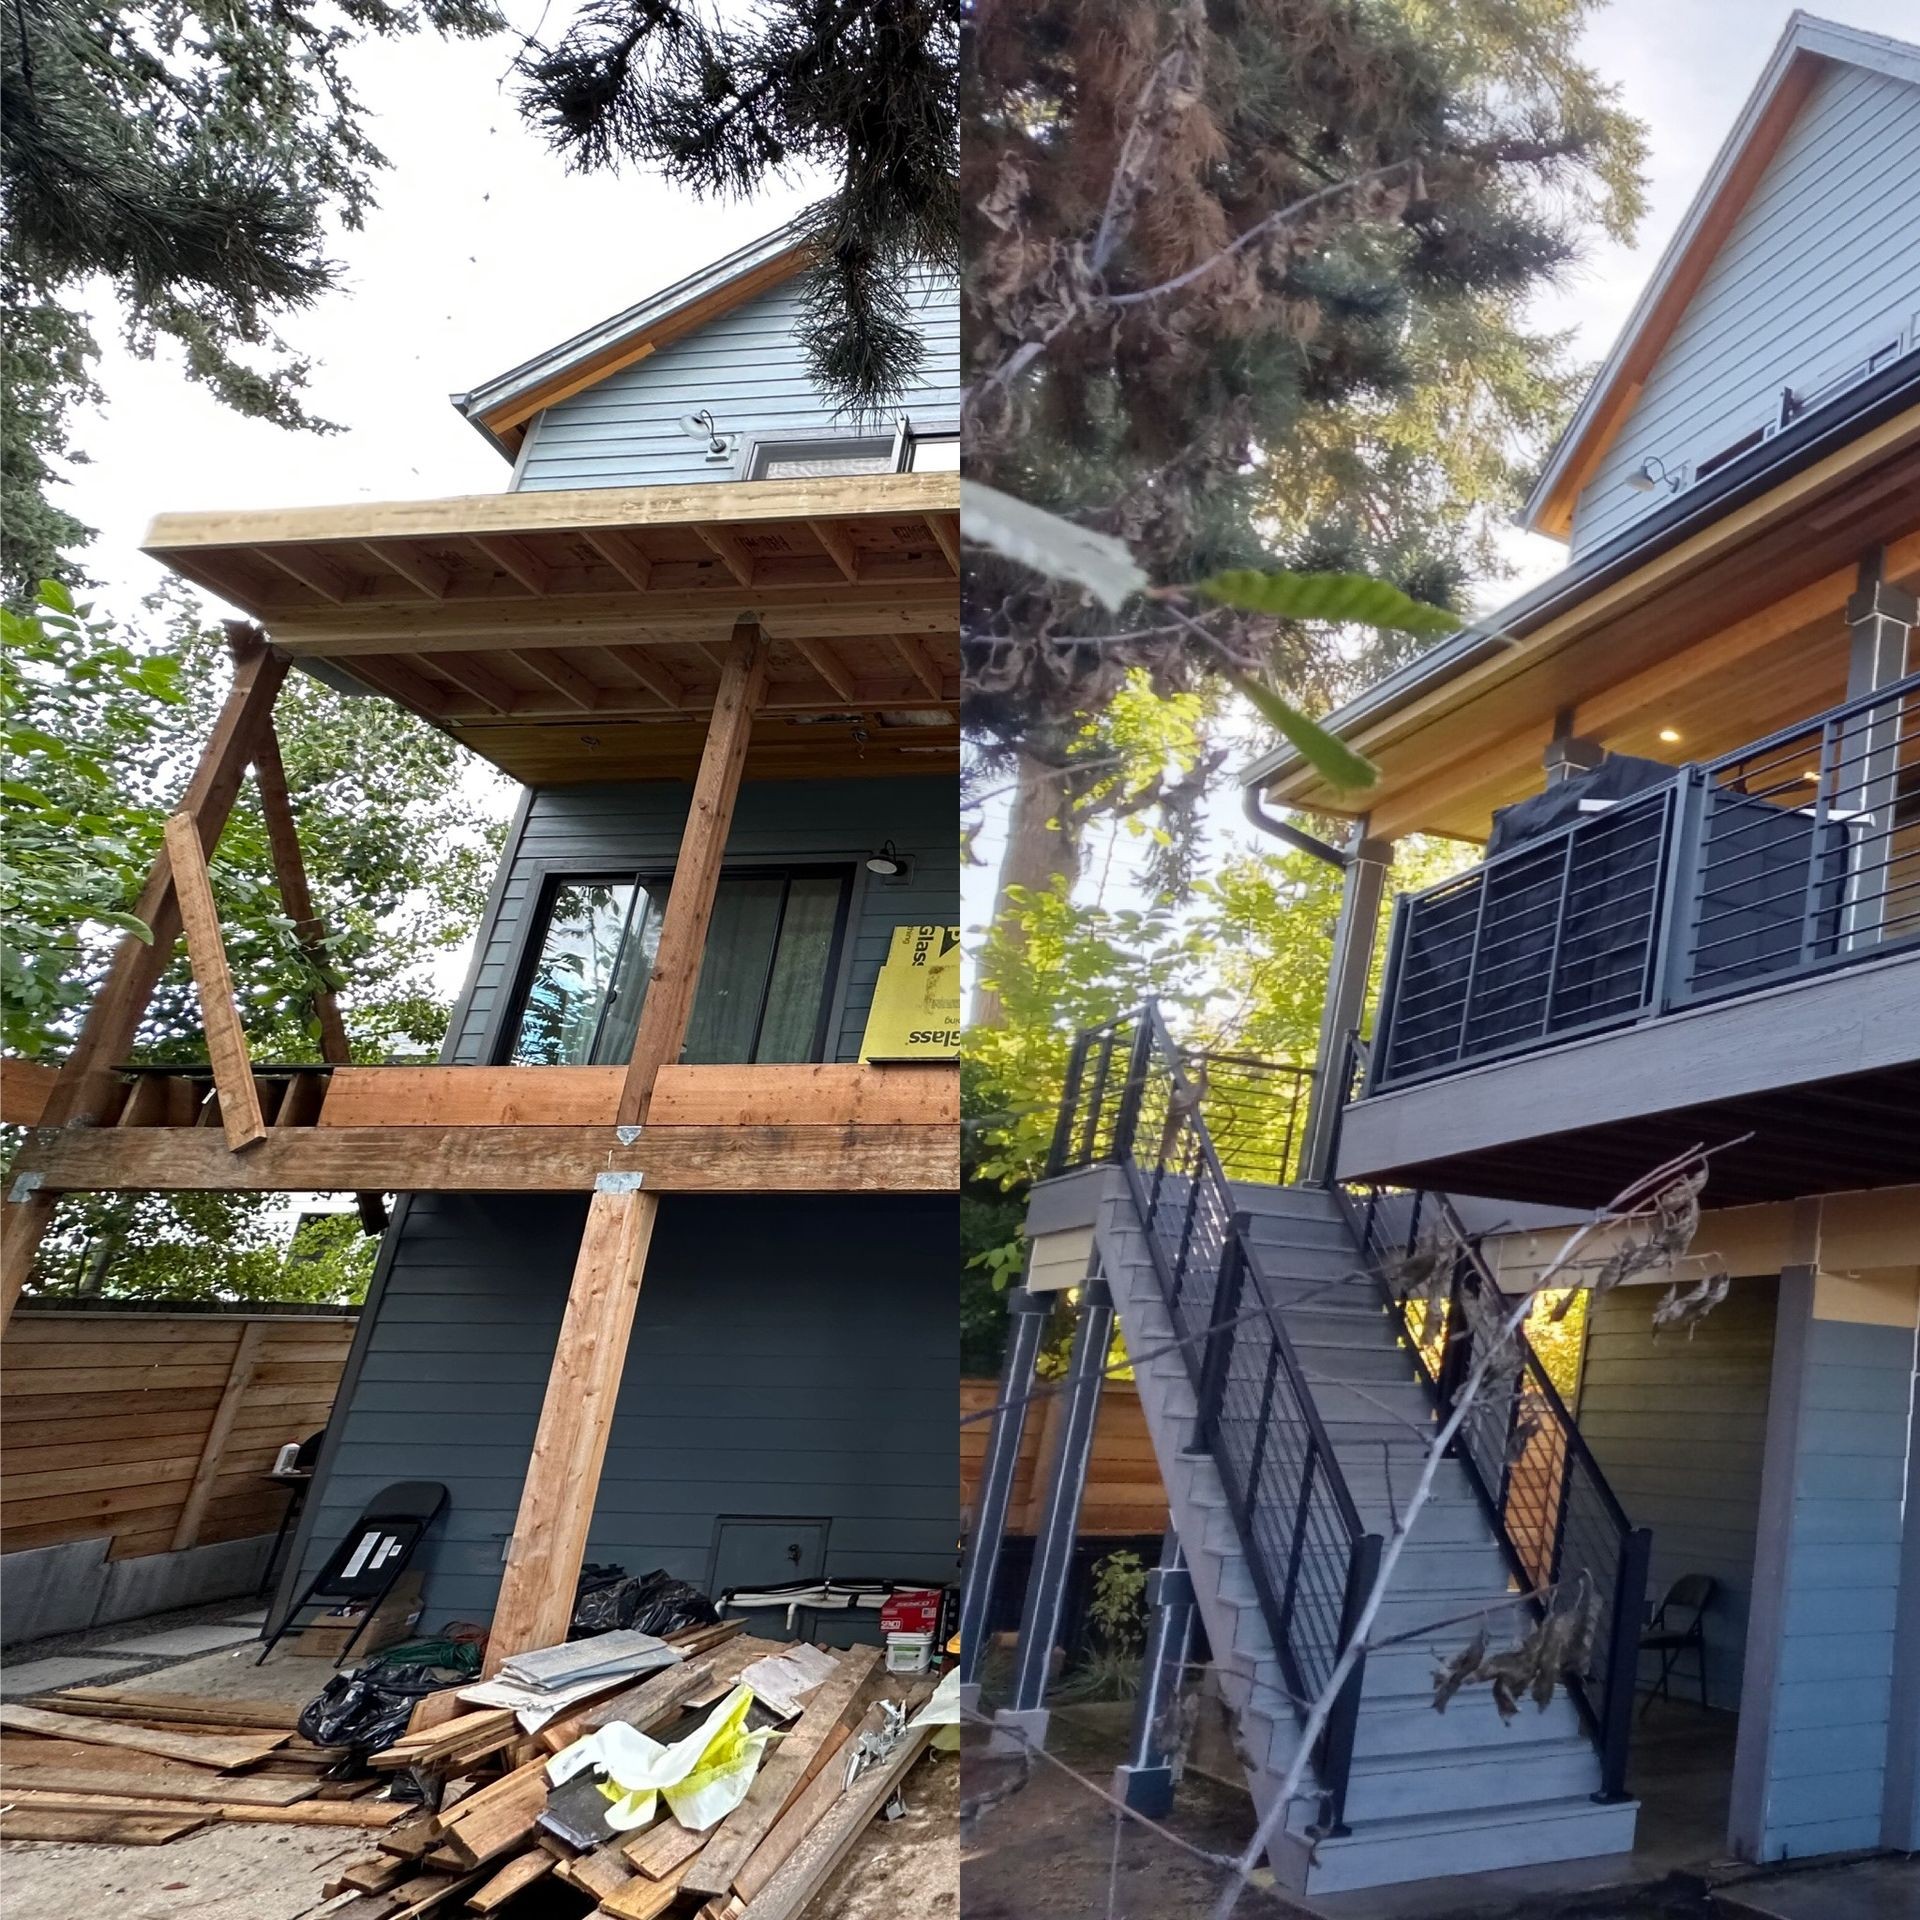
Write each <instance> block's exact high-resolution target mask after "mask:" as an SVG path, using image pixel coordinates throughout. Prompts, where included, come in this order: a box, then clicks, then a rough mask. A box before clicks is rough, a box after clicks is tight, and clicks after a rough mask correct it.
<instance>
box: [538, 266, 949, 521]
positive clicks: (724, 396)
mask: <svg viewBox="0 0 1920 1920" xmlns="http://www.w3.org/2000/svg"><path fill="white" fill-rule="evenodd" d="M908 298H909V304H910V308H911V313H912V318H913V321H914V324H915V325H916V326H917V327H918V328H919V330H920V332H921V336H922V339H923V341H924V342H925V348H924V352H923V356H922V362H921V370H920V375H919V377H918V379H917V380H916V381H915V383H914V384H913V385H912V386H911V387H910V388H909V389H908V391H906V392H905V393H903V394H901V395H900V396H899V398H898V399H897V400H896V401H893V402H890V403H889V404H888V405H887V406H886V407H885V408H883V409H882V415H883V417H882V418H881V419H880V420H879V421H878V422H868V423H864V430H865V431H867V432H870V433H871V432H874V431H882V432H890V431H891V429H892V423H893V421H894V419H895V417H897V416H898V415H899V414H902V413H904V414H906V415H907V416H908V417H909V418H910V419H911V420H912V421H913V422H914V424H915V425H916V426H917V427H920V428H922V429H932V428H940V427H944V428H948V429H951V428H952V427H953V425H954V424H955V423H956V422H957V421H958V419H959V413H960V317H959V299H958V293H957V289H956V288H955V287H954V285H953V283H952V282H951V281H946V280H941V279H938V278H936V277H935V276H933V275H931V274H927V273H922V274H918V275H916V276H915V277H914V279H913V281H912V284H911V286H910V288H909V294H908ZM800 318H801V316H800V283H799V282H798V281H788V282H787V283H786V284H784V285H782V286H779V287H775V288H773V289H771V290H770V291H768V292H766V293H763V294H761V295H759V296H758V297H757V298H755V299H753V300H750V301H748V302H746V303H745V304H744V305H743V306H740V307H737V308H736V309H735V310H734V311H733V312H731V313H726V314H722V315H720V316H719V317H718V318H716V319H714V320H710V321H708V322H707V324H706V325H705V326H703V327H701V328H700V329H698V331H696V332H694V333H691V334H689V335H687V336H686V337H685V338H684V339H681V340H677V341H675V342H674V343H673V344H672V345H670V346H667V347H663V348H662V349H661V350H660V351H659V352H658V353H655V354H650V355H648V356H647V358H645V359H644V360H639V361H636V362H635V363H634V364H633V365H632V366H630V367H625V368H622V369H621V370H620V371H619V372H617V373H612V374H609V375H608V376H607V378H606V379H604V380H602V381H600V382H599V383H598V384H597V385H595V386H592V387H589V388H587V389H586V390H585V391H584V392H583V393H577V394H574V395H573V396H572V397H571V398H569V399H566V400H562V401H560V402H558V403H557V404H556V405H554V406H551V407H549V408H547V409H546V411H545V412H543V413H541V414H539V415H537V416H536V417H535V419H534V420H533V422H532V424H531V426H530V428H529V430H528V441H527V446H526V448H525V451H524V453H523V456H522V458H521V461H520V464H519V471H518V473H517V475H516V477H515V480H514V484H515V486H516V487H520V488H524V489H532V490H542V489H550V488H555V487H615V486H641V485H675V486H679V485H685V484H687V483H689V482H696V483H697V482H702V481H709V480H735V479H738V478H739V477H740V470H739V464H738V459H737V458H735V459H727V460H720V461H710V460H708V459H707V458H706V457H705V444H706V443H705V441H704V439H703V438H701V437H700V436H698V435H695V434H690V433H688V432H687V431H686V429H685V428H684V427H683V426H682V425H681V420H682V418H683V417H684V416H686V415H688V414H693V413H697V412H699V411H701V410H702V409H703V408H704V409H706V410H708V411H710V412H711V413H712V414H713V417H714V423H715V425H716V427H717V428H718V429H719V430H720V431H721V432H722V433H724V434H728V435H738V436H741V439H740V440H738V441H736V443H735V444H736V448H737V450H739V451H744V445H745V437H746V436H751V435H758V436H761V437H767V436H783V435H793V436H812V435H818V434H833V433H842V434H847V433H856V432H859V431H861V430H862V428H863V423H861V422H858V421H854V420H851V419H848V418H847V417H845V416H844V415H842V414H840V413H839V412H838V410H837V409H836V406H835V403H834V402H833V400H832V399H831V398H830V397H829V396H827V395H826V394H824V393H823V392H821V391H820V390H819V389H818V388H817V387H816V386H815V385H814V382H813V380H812V377H811V376H810V374H809V372H808V370H807V366H806V356H805V353H804V350H803V348H802V346H801V343H800Z"/></svg>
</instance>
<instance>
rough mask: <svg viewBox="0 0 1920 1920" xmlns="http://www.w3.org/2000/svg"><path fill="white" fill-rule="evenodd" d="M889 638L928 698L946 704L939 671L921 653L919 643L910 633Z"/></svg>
mask: <svg viewBox="0 0 1920 1920" xmlns="http://www.w3.org/2000/svg"><path fill="white" fill-rule="evenodd" d="M888 638H889V639H890V640H891V641H892V642H893V650H894V652H895V653H897V654H898V655H899V656H900V658H901V660H902V662H903V663H904V664H905V666H906V669H907V671H908V672H909V673H911V674H912V675H913V677H914V678H915V679H916V680H918V681H919V682H920V684H921V685H922V686H923V687H925V688H926V690H927V694H928V697H929V698H931V699H933V700H937V701H941V702H943V703H944V701H945V699H946V693H945V691H944V689H943V688H942V687H941V685H940V674H939V670H938V669H937V668H936V667H935V666H934V664H933V662H932V661H931V660H929V659H928V658H927V656H926V654H925V653H924V652H922V651H921V647H920V643H919V641H917V640H916V639H914V637H913V636H912V635H911V634H908V633H895V634H890V635H888Z"/></svg>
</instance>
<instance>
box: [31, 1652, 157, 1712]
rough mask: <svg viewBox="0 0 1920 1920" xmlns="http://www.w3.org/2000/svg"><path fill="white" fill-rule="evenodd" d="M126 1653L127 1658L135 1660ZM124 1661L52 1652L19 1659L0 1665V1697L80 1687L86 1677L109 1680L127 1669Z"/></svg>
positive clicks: (134, 1655)
mask: <svg viewBox="0 0 1920 1920" xmlns="http://www.w3.org/2000/svg"><path fill="white" fill-rule="evenodd" d="M138 1658H139V1656H138V1655H137V1654H130V1655H129V1656H128V1659H129V1660H136V1661H137V1660H138ZM130 1670H131V1669H130V1668H129V1667H128V1665H127V1663H126V1661H121V1660H114V1659H110V1658H107V1657H105V1656H104V1655H103V1654H100V1653H83V1654H55V1655H53V1656H51V1657H50V1658H48V1659H45V1660H22V1661H21V1662H20V1664H19V1665H18V1666H13V1667H0V1699H7V1700H23V1699H25V1698H26V1697H27V1695H28V1694H33V1693H51V1692H52V1691H53V1689H54V1688H55V1687H78V1686H84V1685H85V1684H86V1683H87V1682H88V1681H89V1680H110V1679H112V1678H113V1677H114V1675H116V1674H123V1673H127V1672H129V1671H130Z"/></svg>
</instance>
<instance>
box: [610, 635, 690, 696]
mask: <svg viewBox="0 0 1920 1920" xmlns="http://www.w3.org/2000/svg"><path fill="white" fill-rule="evenodd" d="M602 652H604V653H605V654H606V656H607V658H608V659H609V660H611V661H613V662H614V663H615V664H616V665H617V666H619V667H620V668H621V669H622V671H624V672H626V673H628V674H630V675H632V677H633V678H634V679H635V680H636V681H637V682H638V683H639V684H640V685H641V686H643V687H645V688H646V690H647V691H648V692H649V693H651V694H653V695H655V696H656V697H657V698H659V699H661V700H664V701H665V702H666V703H667V705H668V706H669V707H671V708H673V710H674V711H675V712H676V713H677V712H679V711H680V710H681V709H682V708H683V707H685V705H686V704H687V690H686V688H685V687H683V686H682V685H681V684H680V682H679V681H678V680H676V679H675V678H674V677H673V675H672V674H670V673H669V672H668V671H667V670H666V668H665V667H663V666H661V665H660V664H659V663H658V662H657V661H654V660H649V659H648V658H647V650H646V649H645V648H644V647H620V646H609V647H604V648H602Z"/></svg>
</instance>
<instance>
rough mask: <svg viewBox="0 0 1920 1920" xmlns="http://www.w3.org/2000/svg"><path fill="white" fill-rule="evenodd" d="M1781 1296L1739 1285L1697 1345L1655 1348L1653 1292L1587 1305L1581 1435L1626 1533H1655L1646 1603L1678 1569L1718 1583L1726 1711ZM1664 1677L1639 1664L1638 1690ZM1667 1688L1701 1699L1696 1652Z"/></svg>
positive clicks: (1710, 1674)
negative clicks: (1625, 1521) (1621, 1513)
mask: <svg viewBox="0 0 1920 1920" xmlns="http://www.w3.org/2000/svg"><path fill="white" fill-rule="evenodd" d="M1778 1297H1779V1282H1778V1281H1777V1280H1776V1279H1771V1278H1769V1279H1750V1280H1736V1281H1735V1282H1734V1284H1733V1289H1732V1291H1731V1293H1730V1294H1729V1295H1728V1297H1727V1299H1726V1300H1725V1301H1724V1302H1723V1303H1722V1305H1721V1306H1719V1307H1718V1308H1716V1309H1715V1311H1714V1312H1713V1313H1711V1314H1709V1315H1708V1316H1707V1318H1706V1319H1705V1320H1703V1321H1702V1322H1701V1323H1700V1325H1699V1326H1698V1327H1696V1328H1695V1329H1694V1332H1693V1336H1692V1338H1691V1339H1686V1340H1676V1339H1675V1338H1674V1337H1673V1336H1672V1335H1671V1334H1669V1335H1668V1336H1667V1337H1666V1338H1665V1339H1663V1340H1662V1339H1656V1338H1655V1337H1654V1332H1653V1326H1652V1315H1653V1307H1654V1303H1655V1300H1656V1298H1657V1291H1656V1289H1654V1288H1652V1287H1621V1288H1618V1289H1616V1290H1615V1291H1614V1292H1612V1293H1609V1294H1607V1295H1605V1296H1604V1297H1603V1298H1601V1299H1600V1300H1598V1301H1596V1302H1594V1304H1593V1307H1592V1309H1591V1312H1590V1314H1589V1317H1588V1321H1587V1334H1586V1347H1585V1352H1584V1355H1583V1358H1582V1363H1581V1375H1580V1399H1579V1423H1580V1432H1581V1434H1582V1436H1583V1437H1584V1438H1585V1440H1586V1442H1587V1444H1588V1445H1589V1446H1590V1447H1591V1448H1592V1449H1593V1453H1594V1458H1595V1459H1597V1460H1598V1461H1599V1463H1600V1466H1601V1468H1602V1470H1603V1471H1604V1472H1605V1473H1606V1476H1607V1478H1608V1480H1609V1481H1610V1482H1611V1483H1612V1485H1613V1490H1614V1492H1615V1493H1617V1494H1618V1495H1619V1496H1620V1501H1621V1504H1622V1505H1623V1506H1624V1507H1625V1508H1626V1510H1627V1513H1628V1516H1629V1517H1630V1518H1631V1519H1632V1521H1633V1524H1634V1525H1635V1526H1637V1527H1647V1528H1649V1529H1651V1531H1652V1534H1653V1565H1652V1570H1651V1578H1650V1580H1649V1582H1648V1585H1649V1589H1650V1597H1651V1598H1652V1599H1653V1600H1654V1601H1656V1602H1657V1601H1658V1599H1659V1597H1660V1596H1661V1595H1662V1594H1663V1593H1665V1592H1666V1590H1667V1588H1668V1587H1669V1586H1671V1585H1672V1583H1673V1582H1674V1581H1675V1580H1677V1579H1679V1578H1680V1577H1681V1576H1682V1575H1684V1574H1690V1573H1704V1574H1709V1575H1711V1576H1712V1578H1713V1579H1714V1581H1715V1582H1716V1584H1717V1589H1718V1590H1717V1591H1716V1592H1715V1594H1714V1597H1713V1602H1712V1604H1711V1606H1709V1608H1708V1610H1707V1614H1706V1618H1705V1621H1704V1626H1705V1630H1706V1638H1707V1697H1708V1699H1709V1701H1710V1702H1711V1703H1712V1705H1713V1706H1714V1707H1716V1708H1718V1709H1720V1710H1721V1711H1723V1712H1724V1711H1728V1710H1730V1709H1732V1708H1733V1707H1735V1706H1737V1705H1738V1704H1739V1699H1740V1680H1741V1671H1742V1667H1743V1664H1744V1661H1745V1658H1746V1643H1747V1614H1748V1608H1749V1606H1750V1604H1751V1600H1752V1594H1753V1557H1754V1537H1755V1530H1756V1527H1757V1525H1758V1520H1759V1510H1760V1466H1761V1456H1762V1453H1763V1450H1764V1445H1765V1440H1766V1424H1767V1387H1768V1380H1769V1375H1770V1370H1771V1366H1772V1360H1773V1327H1774V1317H1775V1313H1776V1308H1777V1302H1778ZM1658 1673H1659V1661H1658V1659H1657V1657H1655V1656H1653V1655H1647V1656H1646V1657H1645V1659H1644V1660H1643V1662H1642V1673H1641V1679H1642V1682H1643V1683H1644V1684H1651V1683H1652V1681H1653V1680H1654V1678H1655V1677H1656V1676H1657V1675H1658ZM1669 1685H1670V1686H1671V1688H1672V1690H1673V1691H1674V1692H1675V1693H1676V1694H1677V1695H1679V1696H1680V1697H1682V1698H1683V1699H1692V1698H1695V1697H1696V1692H1695V1689H1696V1686H1697V1681H1696V1677H1695V1670H1694V1664H1693V1656H1692V1655H1691V1654H1688V1655H1686V1656H1684V1657H1683V1658H1682V1660H1681V1661H1680V1663H1679V1665H1678V1666H1677V1668H1676V1669H1675V1673H1674V1675H1673V1677H1672V1678H1671V1680H1670V1681H1669Z"/></svg>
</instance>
